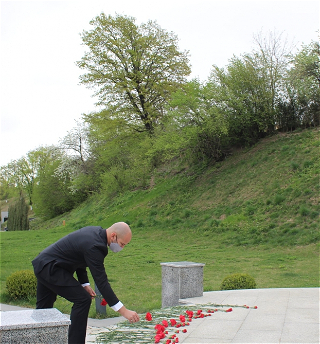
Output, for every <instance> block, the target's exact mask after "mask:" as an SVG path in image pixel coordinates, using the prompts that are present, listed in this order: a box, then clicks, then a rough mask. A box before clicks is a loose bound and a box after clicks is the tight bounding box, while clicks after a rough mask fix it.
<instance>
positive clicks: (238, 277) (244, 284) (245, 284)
mask: <svg viewBox="0 0 320 344" xmlns="http://www.w3.org/2000/svg"><path fill="white" fill-rule="evenodd" d="M256 286H257V284H256V281H255V280H254V278H253V277H251V276H250V275H248V274H240V273H237V274H233V275H230V276H227V277H226V278H225V279H224V280H223V281H222V283H221V286H220V290H234V289H255V288H256Z"/></svg>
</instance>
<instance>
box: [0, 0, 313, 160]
mask: <svg viewBox="0 0 320 344" xmlns="http://www.w3.org/2000/svg"><path fill="white" fill-rule="evenodd" d="M319 4H320V1H318V0H317V1H309V0H299V1H291V0H277V1H273V0H251V1H243V0H157V1H154V0H136V1H134V0H112V1H111V0H105V1H95V0H87V1H81V0H80V1H44V0H42V1H1V41H0V42H1V45H0V48H1V77H0V78H1V98H0V99H1V107H0V110H1V112H0V113H1V122H0V123H1V124H0V129H1V130H0V166H3V165H6V164H7V163H9V162H10V161H11V160H14V159H19V158H21V157H22V156H24V155H25V154H26V153H27V152H28V151H30V150H33V149H36V148H38V147H40V146H42V145H51V144H54V145H55V144H58V142H59V139H60V138H63V137H64V136H65V135H66V133H67V131H69V130H70V129H71V128H73V127H75V125H76V123H75V120H79V119H80V118H81V114H83V113H88V112H92V111H95V110H98V109H97V108H96V107H95V106H94V103H95V101H96V100H95V99H94V98H92V97H91V95H92V90H88V89H87V88H86V87H85V86H84V85H79V75H81V74H82V73H84V71H83V70H80V69H79V68H78V67H77V66H76V65H75V62H76V61H78V60H80V59H81V57H82V56H83V52H84V49H85V48H84V47H83V46H82V45H81V38H80V35H79V33H80V32H82V30H89V29H90V28H91V26H90V25H89V21H90V20H91V19H93V18H94V17H96V16H98V15H99V14H100V13H101V12H104V13H105V14H111V15H114V14H115V13H119V14H125V15H128V16H133V17H136V18H137V21H138V23H141V22H146V21H147V20H156V21H157V22H158V24H159V25H160V26H161V27H162V28H163V29H165V30H167V31H173V32H174V33H175V34H177V35H178V37H179V39H180V49H181V50H189V51H190V55H191V57H190V61H191V64H192V75H191V77H199V78H200V80H206V79H207V77H208V76H209V73H210V70H211V66H212V65H213V64H215V65H218V66H219V67H224V66H226V65H227V64H228V60H229V59H230V58H231V57H232V56H233V55H236V56H240V55H241V54H243V53H250V52H252V50H253V47H254V44H253V35H254V34H258V33H259V32H260V31H261V30H263V32H265V33H266V34H267V33H269V32H270V31H276V32H278V33H281V32H284V33H283V36H284V37H287V39H288V41H289V42H292V41H294V42H295V43H296V44H297V46H298V47H300V46H301V44H302V43H305V44H309V43H310V42H311V40H316V39H317V31H318V30H319V7H320V6H319Z"/></svg>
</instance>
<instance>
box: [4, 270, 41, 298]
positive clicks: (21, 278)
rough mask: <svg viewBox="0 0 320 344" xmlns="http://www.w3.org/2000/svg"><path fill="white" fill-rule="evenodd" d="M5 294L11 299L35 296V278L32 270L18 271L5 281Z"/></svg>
mask: <svg viewBox="0 0 320 344" xmlns="http://www.w3.org/2000/svg"><path fill="white" fill-rule="evenodd" d="M6 287H7V292H8V295H9V297H10V298H12V299H25V298H29V297H34V296H36V293H37V278H36V276H35V275H34V272H33V271H32V270H20V271H16V272H14V273H13V274H11V275H10V276H9V277H8V278H7V280H6Z"/></svg>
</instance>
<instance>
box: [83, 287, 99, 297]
mask: <svg viewBox="0 0 320 344" xmlns="http://www.w3.org/2000/svg"><path fill="white" fill-rule="evenodd" d="M83 288H84V289H85V290H86V292H88V293H89V294H90V295H91V298H92V299H94V298H95V296H96V293H95V291H94V290H93V289H92V288H91V287H90V286H89V285H86V286H85V287H83Z"/></svg>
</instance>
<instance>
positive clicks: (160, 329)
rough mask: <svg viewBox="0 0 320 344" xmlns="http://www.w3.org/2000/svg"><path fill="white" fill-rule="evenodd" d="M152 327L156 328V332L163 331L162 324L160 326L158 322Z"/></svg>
mask: <svg viewBox="0 0 320 344" xmlns="http://www.w3.org/2000/svg"><path fill="white" fill-rule="evenodd" d="M154 328H155V329H156V330H157V334H159V333H161V332H164V331H165V328H164V326H162V325H160V324H157V325H156V326H155V327H154Z"/></svg>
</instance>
